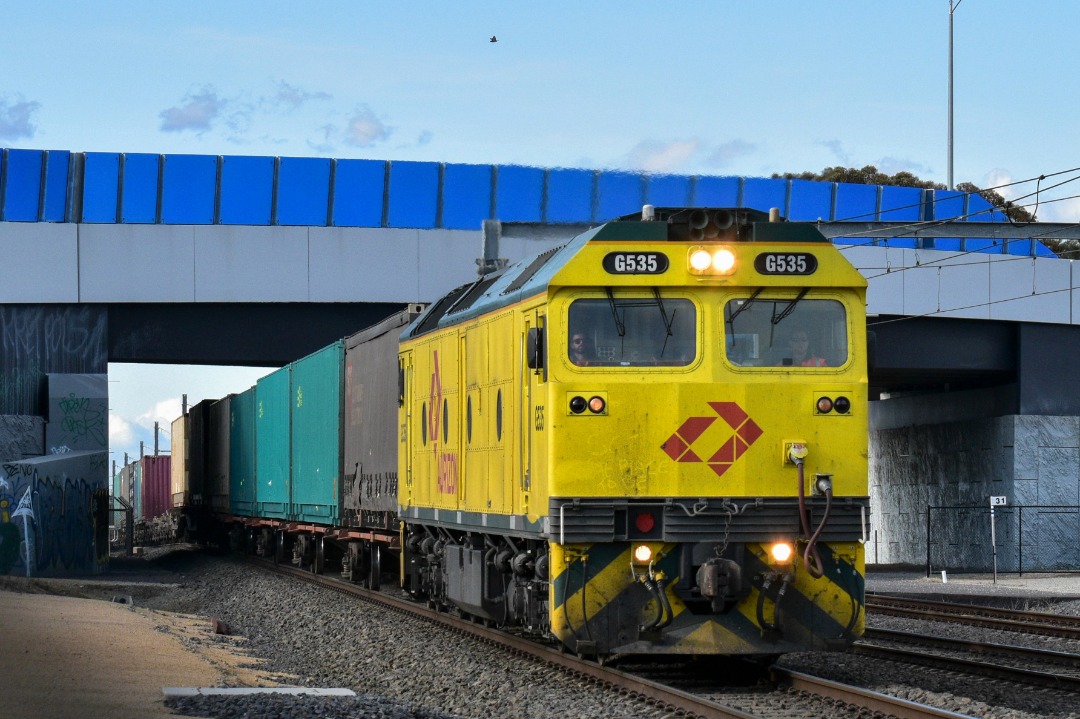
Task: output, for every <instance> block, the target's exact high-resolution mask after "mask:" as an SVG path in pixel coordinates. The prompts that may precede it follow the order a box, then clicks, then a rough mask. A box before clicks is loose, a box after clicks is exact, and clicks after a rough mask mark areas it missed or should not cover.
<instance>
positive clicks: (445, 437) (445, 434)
mask: <svg viewBox="0 0 1080 719" xmlns="http://www.w3.org/2000/svg"><path fill="white" fill-rule="evenodd" d="M442 441H443V444H446V443H447V442H449V441H450V400H448V399H444V400H443V401H442Z"/></svg>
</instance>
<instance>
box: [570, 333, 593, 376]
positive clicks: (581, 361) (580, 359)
mask: <svg viewBox="0 0 1080 719" xmlns="http://www.w3.org/2000/svg"><path fill="white" fill-rule="evenodd" d="M594 358H595V354H594V353H593V351H592V348H591V347H589V340H588V338H587V337H586V336H585V333H584V332H572V333H570V361H571V362H573V363H574V364H576V365H577V366H578V367H588V366H589V363H590V362H592V361H593V359H594Z"/></svg>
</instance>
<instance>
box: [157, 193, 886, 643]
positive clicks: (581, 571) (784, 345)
mask: <svg viewBox="0 0 1080 719" xmlns="http://www.w3.org/2000/svg"><path fill="white" fill-rule="evenodd" d="M865 296H866V282H865V280H864V279H863V277H862V276H861V275H860V274H859V273H858V272H857V271H856V270H855V269H854V268H853V266H852V265H851V264H850V263H849V262H847V261H846V260H845V259H844V258H843V257H842V256H841V254H840V252H839V251H838V250H837V248H836V247H834V246H833V245H832V244H831V243H830V242H828V241H827V240H826V239H825V238H824V237H823V236H822V235H821V234H820V233H819V232H818V231H817V229H816V228H815V227H814V225H813V224H811V223H793V222H786V221H784V220H783V218H781V217H780V216H779V214H778V213H777V212H776V211H775V210H774V211H772V212H771V213H763V212H759V211H756V210H750V209H717V208H654V207H651V206H645V208H643V210H642V213H641V214H640V215H633V216H627V217H623V218H621V219H619V220H615V221H611V222H607V223H605V224H602V225H599V226H597V227H595V228H593V229H590V230H589V231H587V232H584V233H583V234H581V235H579V236H577V237H575V238H574V239H572V240H570V241H569V242H567V243H566V244H565V245H563V246H561V247H558V248H556V249H553V250H551V251H548V252H545V253H543V254H540V255H538V256H536V257H533V258H530V259H527V260H525V261H522V262H519V263H517V264H514V265H512V266H510V267H508V268H504V269H500V270H496V271H494V272H490V273H488V274H484V275H481V276H480V277H479V278H478V279H476V280H475V281H474V282H471V283H469V284H466V285H463V286H461V287H458V288H457V289H455V290H453V291H451V292H449V293H448V294H446V295H445V296H444V297H442V298H440V299H438V300H437V301H435V302H433V303H431V304H430V305H429V306H427V307H426V308H424V307H421V306H419V305H416V306H409V307H406V308H405V309H404V310H403V311H402V312H401V313H400V314H397V315H395V316H393V317H390V318H388V319H387V320H385V321H384V322H382V323H380V324H378V325H376V326H374V327H371V328H368V329H366V330H364V331H362V332H360V333H358V334H356V335H353V336H351V337H347V338H344V339H342V340H339V341H337V342H335V343H334V344H332V345H330V346H328V347H325V348H324V349H322V350H320V351H318V352H315V353H314V354H312V355H309V356H307V357H304V358H302V359H299V360H297V361H295V362H293V363H291V364H290V365H288V366H286V367H283V368H281V369H280V370H278V371H276V372H273V373H271V374H269V375H267V376H266V377H264V378H262V379H261V380H259V381H258V383H257V384H256V385H255V386H254V387H251V388H250V389H248V390H246V391H243V392H239V393H237V394H234V395H229V396H228V397H226V398H223V399H221V400H217V401H212V402H211V401H205V402H202V403H199V404H197V405H195V406H193V407H192V408H191V409H190V411H188V412H187V413H186V414H185V415H184V416H182V417H180V418H179V419H177V420H176V422H174V423H173V430H172V437H173V441H174V449H173V477H174V482H173V490H174V498H173V499H174V504H175V506H176V507H178V508H180V510H181V511H182V512H183V513H184V515H185V521H186V522H187V525H186V528H187V530H188V531H190V532H192V533H197V532H205V531H207V530H208V529H210V528H219V530H220V531H223V532H227V533H228V534H227V536H228V537H229V538H230V541H231V542H232V543H233V544H235V545H238V546H240V547H243V548H245V549H247V550H249V551H252V552H256V553H259V554H263V555H267V556H272V557H274V558H275V559H277V560H278V561H282V562H284V561H291V562H294V563H296V564H299V565H301V566H304V567H306V568H310V569H311V570H312V571H314V572H326V571H340V573H341V574H342V576H343V577H344V578H346V579H349V580H352V581H358V582H365V583H367V584H368V585H370V586H372V587H376V586H378V585H379V584H380V582H385V581H388V578H389V576H390V575H394V576H395V581H397V582H398V583H399V584H400V587H401V588H402V590H404V591H405V592H408V593H409V594H411V595H413V596H414V597H416V598H417V599H419V600H422V601H426V602H428V603H429V604H430V605H432V606H434V607H438V608H445V609H452V610H454V611H458V612H460V613H462V614H464V615H468V616H471V617H474V618H476V619H477V620H479V621H483V622H486V623H490V624H492V625H497V626H500V627H505V628H508V629H512V630H513V631H517V632H520V633H524V634H531V635H537V636H541V637H547V638H549V639H552V640H554V641H556V642H558V643H559V644H560V645H562V646H563V647H564V648H565V649H567V650H569V651H572V652H576V653H578V654H581V655H587V656H595V657H598V658H601V659H608V658H611V657H614V656H623V655H651V654H678V655H698V654H712V655H744V656H751V657H759V658H760V657H772V656H775V655H778V654H780V653H783V652H788V651H798V650H807V649H812V650H819V649H839V648H843V647H845V646H847V645H848V644H850V643H851V642H852V641H854V640H855V639H856V638H858V637H859V636H861V634H862V631H863V627H864V570H865V566H864V544H865V541H866V532H867V523H868V521H869V506H868V504H869V503H868V491H867V441H868V425H867V414H868V406H867V361H868V358H867V343H866V329H865V327H866V324H865ZM177 443H182V444H183V447H184V449H183V450H182V451H180V450H178V447H177ZM215 531H218V530H215Z"/></svg>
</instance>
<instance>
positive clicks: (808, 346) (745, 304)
mask: <svg viewBox="0 0 1080 719" xmlns="http://www.w3.org/2000/svg"><path fill="white" fill-rule="evenodd" d="M724 351H725V353H726V356H727V358H728V361H730V362H732V363H733V364H737V365H743V366H752V367H839V366H841V365H843V364H845V363H846V362H847V359H848V331H847V315H846V313H845V311H844V306H843V305H842V304H840V303H839V302H837V301H836V300H808V299H804V298H803V297H802V295H800V296H798V297H791V298H785V299H777V298H771V297H770V298H764V299H763V298H761V297H758V296H757V295H756V294H754V295H751V296H749V297H744V298H740V299H735V300H731V301H730V302H728V303H727V305H726V306H725V307H724Z"/></svg>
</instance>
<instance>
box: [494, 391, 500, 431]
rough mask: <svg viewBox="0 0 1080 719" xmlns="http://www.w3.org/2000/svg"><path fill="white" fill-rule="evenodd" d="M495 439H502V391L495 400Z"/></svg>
mask: <svg viewBox="0 0 1080 719" xmlns="http://www.w3.org/2000/svg"><path fill="white" fill-rule="evenodd" d="M495 439H497V440H501V439H502V390H499V394H498V395H497V396H496V398H495Z"/></svg>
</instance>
